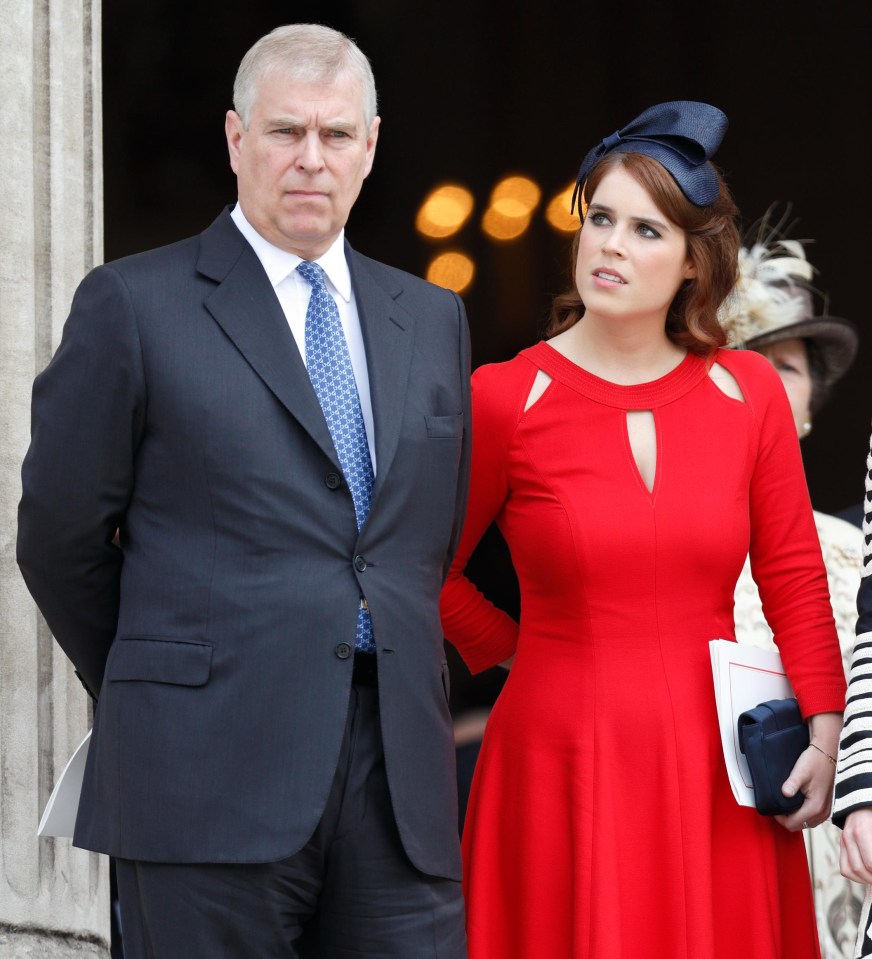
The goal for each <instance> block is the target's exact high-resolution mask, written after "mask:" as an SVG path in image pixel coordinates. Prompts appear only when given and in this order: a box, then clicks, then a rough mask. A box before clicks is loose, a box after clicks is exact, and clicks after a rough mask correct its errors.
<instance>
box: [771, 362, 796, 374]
mask: <svg viewBox="0 0 872 959" xmlns="http://www.w3.org/2000/svg"><path fill="white" fill-rule="evenodd" d="M773 366H774V367H775V369H776V370H778V371H779V372H781V371H782V370H783V371H784V372H785V373H798V372H799V369H798V368H797V367H796V366H795V365H794V364H793V363H789V362H788V361H787V360H775V362H774V363H773Z"/></svg>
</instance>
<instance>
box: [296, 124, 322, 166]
mask: <svg viewBox="0 0 872 959" xmlns="http://www.w3.org/2000/svg"><path fill="white" fill-rule="evenodd" d="M296 167H297V169H298V170H300V171H301V172H305V173H317V172H318V171H319V170H322V169H323V167H324V153H323V148H322V144H321V137H320V136H319V135H318V131H317V130H307V131H306V135H305V137H304V138H303V140H302V142H301V143H300V152H299V153H298V154H297V162H296Z"/></svg>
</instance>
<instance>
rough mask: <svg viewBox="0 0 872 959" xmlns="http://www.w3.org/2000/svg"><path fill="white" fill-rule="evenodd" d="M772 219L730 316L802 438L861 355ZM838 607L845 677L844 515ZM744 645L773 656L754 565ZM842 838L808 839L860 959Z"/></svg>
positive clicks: (752, 249)
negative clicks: (763, 363)
mask: <svg viewBox="0 0 872 959" xmlns="http://www.w3.org/2000/svg"><path fill="white" fill-rule="evenodd" d="M782 225H783V221H782V223H780V224H776V225H774V226H770V224H769V221H768V219H766V218H764V220H763V222H762V224H761V226H760V229H759V231H757V235H756V239H755V240H754V241H753V242H752V243H751V244H749V246H748V248H747V249H742V250H741V251H740V253H739V281H738V283H737V285H736V289H735V291H734V293H733V295H732V296H730V297H729V298H728V299H727V302H726V303H725V304H724V306H723V307H722V309H721V313H720V320H721V325H722V326H723V328H724V330H725V332H726V333H727V336H728V339H729V342H730V345H732V346H735V347H737V348H739V349H749V350H755V351H756V352H758V353H762V354H763V356H765V357H766V358H767V359H768V360H769V362H770V363H772V365H773V366H774V367H775V369H776V370H777V371H778V375H779V376H780V377H781V380H782V382H783V383H784V387H785V390H786V392H787V398H788V400H789V401H790V409H791V412H792V413H793V420H794V424H795V426H796V430H797V433H798V434H799V436H800V438H802V437H804V436H807V435H808V434H809V432H810V431H811V424H812V420H813V417H814V416H815V414H817V412H818V411H819V410H820V409H821V407H822V406H823V405H824V404H825V403H826V402H827V399H828V398H829V395H830V391H831V389H832V387H833V385H834V384H835V383H836V382H837V381H838V380H839V379H840V378H841V377H842V376H843V375H844V373H845V372H846V371H847V370H848V368H849V367H850V365H851V363H853V361H854V358H855V356H856V355H857V345H858V343H857V332H856V330H855V329H854V327H853V326H852V325H851V324H850V323H848V322H847V321H845V320H842V319H839V318H838V317H834V316H826V315H817V316H816V315H815V314H814V310H813V301H812V290H811V288H810V286H809V283H810V282H811V279H812V276H813V270H812V266H811V264H810V263H809V262H808V260H807V259H806V257H805V251H804V250H803V247H802V245H801V244H800V243H798V242H796V241H795V240H788V239H786V238H785V237H784V236H783V235H782V233H781V227H782ZM814 519H815V527H816V528H817V533H818V537H819V538H820V543H821V551H822V553H823V558H824V565H825V567H826V570H827V581H828V585H829V592H830V601H831V603H832V606H833V612H834V613H835V618H836V629H837V631H838V634H839V643H840V645H841V649H842V661H843V665H844V668H845V672H846V673H847V671H848V665H849V663H850V657H851V651H852V649H853V646H854V623H855V622H856V619H857V607H856V599H857V588H858V586H859V584H860V565H861V557H862V550H863V536H862V534H861V532H860V530H858V529H857V527H856V526H853V525H852V524H851V523H847V522H845V521H844V520H842V519H839V518H838V517H836V516H828V515H827V514H825V513H818V512H815V514H814ZM735 620H736V639H737V640H738V641H739V642H740V643H749V644H751V645H754V646H761V647H764V648H766V647H771V645H772V631H771V630H770V629H769V626H768V624H767V622H766V619H765V617H764V616H763V608H762V605H761V603H760V595H759V592H758V590H757V586H756V584H755V583H754V580H753V578H752V576H751V568H750V564H749V563H747V562H746V563H745V566H744V568H743V569H742V574H741V575H740V576H739V582H738V584H737V586H736V610H735ZM840 838H841V831H840V830H839V829H838V828H837V827H836V826H834V825H833V824H832V823H830V822H825V823H822V824H821V826H820V828H818V829H814V830H808V831H807V832H806V834H805V840H806V849H807V852H808V859H809V869H810V871H811V876H812V886H813V889H814V898H815V910H816V913H817V922H818V931H819V933H820V942H821V954H822V955H823V957H824V959H851V956H853V947H854V940H855V939H856V936H857V922H858V919H859V916H860V908H861V904H862V901H863V890H862V887H859V886H857V885H856V884H855V883H852V882H850V881H849V880H847V879H845V878H843V877H842V876H841V874H840V873H839V842H840Z"/></svg>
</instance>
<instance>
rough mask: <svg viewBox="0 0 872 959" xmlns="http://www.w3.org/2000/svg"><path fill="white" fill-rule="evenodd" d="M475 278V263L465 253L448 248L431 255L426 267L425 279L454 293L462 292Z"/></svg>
mask: <svg viewBox="0 0 872 959" xmlns="http://www.w3.org/2000/svg"><path fill="white" fill-rule="evenodd" d="M474 278H475V263H473V261H472V259H471V258H470V257H468V256H467V255H466V254H465V253H459V252H458V251H456V250H449V251H448V252H447V253H440V254H439V255H438V256H435V257H433V259H432V260H431V261H430V265H429V266H428V267H427V279H428V280H429V281H430V282H431V283H435V284H436V285H437V286H444V287H445V288H446V289H448V290H454V292H455V293H463V291H464V290H466V289H467V288H468V287H469V285H470V284H471V283H472V281H473V279H474Z"/></svg>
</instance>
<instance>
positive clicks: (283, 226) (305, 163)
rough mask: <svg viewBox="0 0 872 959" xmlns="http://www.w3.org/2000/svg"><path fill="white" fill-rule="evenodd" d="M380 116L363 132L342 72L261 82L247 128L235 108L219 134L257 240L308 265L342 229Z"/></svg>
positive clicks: (357, 99)
mask: <svg viewBox="0 0 872 959" xmlns="http://www.w3.org/2000/svg"><path fill="white" fill-rule="evenodd" d="M378 127H379V118H378V117H375V118H374V119H373V121H372V123H371V124H370V126H369V128H368V129H367V127H366V121H365V118H364V110H363V96H362V94H361V91H360V89H359V86H358V84H357V83H356V82H355V81H354V80H353V79H352V78H351V77H350V76H348V75H346V74H340V75H339V76H337V77H336V78H335V79H334V80H332V81H330V82H328V83H301V82H297V81H293V80H289V79H288V78H287V76H286V75H284V74H282V73H281V72H279V71H273V72H269V73H267V74H266V75H265V76H263V77H261V80H260V84H259V87H258V91H257V97H256V99H255V101H254V104H253V105H252V109H251V115H250V117H249V127H248V129H247V130H245V129H244V128H243V125H242V119H241V118H240V116H239V114H238V113H236V111H235V110H229V111H228V112H227V120H226V122H225V132H226V134H227V148H228V150H229V152H230V166H231V167H232V168H233V172H234V173H235V174H236V179H237V185H238V188H239V203H240V205H241V207H242V212H243V213H244V214H245V217H246V219H247V220H248V222H249V223H251V225H252V226H253V227H254V228H255V229H256V230H257V232H258V233H260V235H261V236H262V237H263V238H264V239H266V240H268V241H269V242H270V243H272V244H273V245H274V246H277V247H279V248H281V249H283V250H287V251H288V252H290V253H296V254H297V255H298V256H301V257H303V259H307V260H313V259H315V258H316V257H319V256H321V255H322V254H323V253H325V252H326V251H327V250H328V249H329V247H330V245H331V244H332V243H333V241H334V240H335V239H336V237H337V236H338V235H339V231H340V230H341V229H342V228H343V227H344V226H345V222H346V220H347V219H348V214H349V213H350V212H351V207H352V206H353V205H354V201H355V200H356V199H357V196H358V194H359V193H360V188H361V186H362V185H363V181H364V179H365V178H366V176H367V175H368V174H369V171H370V170H371V169H372V161H373V157H374V156H375V144H376V140H377V139H378Z"/></svg>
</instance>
